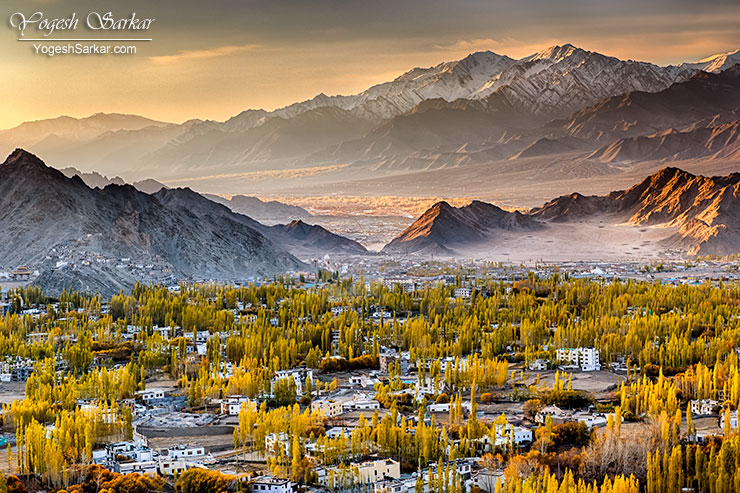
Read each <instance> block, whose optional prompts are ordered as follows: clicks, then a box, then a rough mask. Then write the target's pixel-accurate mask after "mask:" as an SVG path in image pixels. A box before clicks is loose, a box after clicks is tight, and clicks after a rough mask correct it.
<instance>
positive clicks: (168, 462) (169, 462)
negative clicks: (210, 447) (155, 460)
mask: <svg viewBox="0 0 740 493" xmlns="http://www.w3.org/2000/svg"><path fill="white" fill-rule="evenodd" d="M194 467H198V468H200V469H207V468H206V467H205V466H204V465H203V464H201V463H200V462H193V461H188V460H185V459H174V460H173V459H170V458H168V457H160V459H159V474H160V475H162V476H180V475H181V474H182V473H184V472H185V471H187V470H188V469H192V468H194Z"/></svg>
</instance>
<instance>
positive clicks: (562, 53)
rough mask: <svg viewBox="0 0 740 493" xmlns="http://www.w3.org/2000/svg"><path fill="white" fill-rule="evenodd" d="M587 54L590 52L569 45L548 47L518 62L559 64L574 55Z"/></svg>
mask: <svg viewBox="0 0 740 493" xmlns="http://www.w3.org/2000/svg"><path fill="white" fill-rule="evenodd" d="M587 53H590V52H588V51H586V50H583V49H581V48H577V47H575V46H573V45H572V44H570V43H566V44H564V45H562V46H560V45H555V46H550V47H549V48H545V49H544V50H542V51H539V52H537V53H535V54H533V55H529V56H526V57H524V58H522V59H521V60H519V61H520V62H534V61H537V60H552V61H555V62H560V61H562V60H563V59H565V58H568V57H572V56H574V55H585V54H587Z"/></svg>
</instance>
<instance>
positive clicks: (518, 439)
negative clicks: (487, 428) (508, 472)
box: [486, 424, 534, 447]
mask: <svg viewBox="0 0 740 493" xmlns="http://www.w3.org/2000/svg"><path fill="white" fill-rule="evenodd" d="M486 438H488V437H487V436H486ZM533 438H534V435H533V433H532V430H530V429H529V428H524V427H523V426H514V425H512V424H509V425H507V426H503V425H500V424H499V425H496V446H497V447H504V446H507V445H512V444H514V445H520V444H523V443H532V439H533Z"/></svg>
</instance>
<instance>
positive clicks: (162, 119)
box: [0, 41, 740, 131]
mask: <svg viewBox="0 0 740 493" xmlns="http://www.w3.org/2000/svg"><path fill="white" fill-rule="evenodd" d="M565 45H572V46H574V47H575V48H578V49H582V50H585V51H589V52H595V53H600V54H602V55H605V56H612V57H616V58H620V59H622V60H634V61H637V62H645V63H652V64H655V65H660V66H668V65H676V66H677V65H680V64H681V63H694V62H698V61H700V60H705V59H709V58H712V57H715V56H720V55H726V54H731V53H735V52H737V51H740V46H739V47H737V48H728V49H725V50H722V51H717V52H714V53H708V54H706V55H704V56H701V57H697V58H696V59H686V60H674V61H673V62H670V63H659V62H655V61H652V60H650V59H639V58H635V57H631V56H627V57H623V56H616V55H613V54H611V53H609V52H602V51H599V50H595V49H590V48H588V47H583V46H581V45H577V44H575V43H572V42H567V41H559V42H548V43H545V44H543V45H541V46H537V47H532V48H531V49H530V48H528V49H530V51H528V52H526V53H525V54H520V50H515V51H517V54H516V55H512V54H511V53H509V52H507V51H506V49H505V48H504V47H500V48H503V49H493V48H485V47H481V49H475V50H473V51H470V52H467V53H466V54H463V55H461V56H458V57H456V58H446V59H440V60H438V61H436V62H432V64H427V65H422V64H418V65H413V66H409V67H408V68H406V69H404V70H402V71H400V72H398V73H397V74H395V75H392V76H388V74H382V75H381V76H379V77H386V78H383V79H378V80H377V81H376V82H372V83H370V84H369V85H367V86H363V87H362V88H360V89H355V90H352V89H349V88H348V90H346V91H342V92H336V93H334V92H329V91H319V92H317V93H315V94H313V96H310V97H308V98H304V99H290V96H286V97H285V100H284V102H283V103H279V104H277V105H274V106H262V107H256V106H253V107H243V106H239V105H238V104H236V105H234V107H233V109H231V110H229V109H226V110H224V113H222V114H221V115H219V116H214V115H205V114H204V115H198V114H193V115H191V116H190V117H186V118H181V119H176V118H175V119H172V118H167V117H166V116H165V114H164V113H166V110H162V114H161V116H157V115H155V114H152V113H144V112H137V111H135V110H116V109H110V110H108V109H100V110H97V111H92V112H90V111H89V110H81V111H74V110H72V111H67V112H62V113H56V114H47V115H42V116H34V117H28V118H21V119H19V120H16V121H14V123H10V124H2V126H1V127H0V131H4V130H10V129H13V128H16V127H18V126H19V125H22V124H23V123H31V122H37V121H44V120H53V119H57V118H63V117H69V118H73V119H76V120H84V119H88V118H91V117H94V116H95V115H98V114H104V115H111V114H119V115H126V116H137V117H142V118H146V119H150V120H154V121H156V122H159V123H166V124H175V125H182V124H184V123H186V122H188V121H191V120H201V121H207V120H211V121H217V122H223V121H226V120H228V119H230V118H233V117H235V116H237V115H239V114H240V113H242V112H244V111H250V110H257V111H259V110H263V111H267V112H272V111H276V110H279V109H281V108H285V107H287V106H290V105H292V104H295V103H300V102H303V101H308V100H311V99H313V98H315V97H316V96H318V95H320V94H325V95H327V96H329V97H334V96H350V95H354V94H358V93H361V92H363V91H365V90H367V89H369V88H371V87H373V86H375V85H378V84H382V83H385V82H390V81H392V80H394V79H396V78H397V77H400V76H401V75H403V74H405V73H407V72H409V71H411V70H415V69H429V68H432V67H435V66H437V65H439V64H443V63H448V62H454V61H458V60H462V59H464V58H465V57H467V56H470V55H473V54H475V53H480V52H492V53H495V54H497V55H502V56H510V57H511V58H514V59H521V58H525V57H527V56H530V55H533V54H536V53H538V52H540V51H543V50H546V49H548V48H551V47H555V46H565ZM153 113H157V111H156V110H154V111H153ZM1 121H2V119H1V118H0V122H1Z"/></svg>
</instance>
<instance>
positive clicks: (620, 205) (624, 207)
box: [383, 167, 740, 257]
mask: <svg viewBox="0 0 740 493" xmlns="http://www.w3.org/2000/svg"><path fill="white" fill-rule="evenodd" d="M584 223H592V224H598V228H599V229H601V230H603V229H604V228H606V227H607V226H615V227H622V228H624V227H632V228H634V229H638V230H640V231H643V232H644V228H645V227H652V228H655V229H660V230H662V231H663V234H662V235H661V238H660V239H659V241H658V246H660V247H661V248H663V249H674V250H678V251H681V252H684V253H688V254H689V255H720V256H724V255H733V254H736V253H738V252H740V173H733V174H730V175H728V176H714V177H706V176H697V175H693V174H691V173H687V172H686V171H683V170H680V169H678V168H671V167H668V168H664V169H662V170H661V171H659V172H657V173H655V174H653V175H651V176H649V177H647V178H646V179H644V180H643V181H641V182H640V183H638V184H637V185H635V186H633V187H631V188H629V189H627V190H624V191H616V192H612V193H610V194H608V195H603V196H584V195H581V194H578V193H573V194H570V195H564V196H561V197H558V198H556V199H554V200H552V201H550V202H547V203H546V204H544V205H543V206H541V207H538V208H534V209H531V210H529V211H526V212H525V213H522V212H519V211H506V210H503V209H501V208H499V207H497V206H495V205H492V204H487V203H484V202H480V201H474V202H473V203H471V204H470V205H467V206H464V207H459V208H455V207H452V206H450V205H449V204H447V203H446V202H439V203H437V204H435V205H434V206H433V207H431V208H430V209H429V210H427V211H426V212H425V213H424V214H423V215H422V216H421V217H419V218H418V219H417V220H416V221H415V222H414V223H413V224H412V225H411V226H409V227H408V228H407V229H406V230H404V231H403V232H402V233H401V234H400V235H399V236H398V237H396V238H395V239H394V240H393V241H391V242H390V243H389V244H388V245H386V246H385V247H384V248H383V252H385V253H404V254H409V253H414V254H421V255H428V254H437V255H458V254H461V253H463V254H464V252H466V251H467V252H470V251H474V252H475V254H476V255H485V254H486V252H487V251H490V250H491V247H492V246H494V245H496V244H497V242H499V240H500V238H501V237H502V236H506V235H507V234H508V235H509V237H511V235H510V233H512V232H514V233H519V235H518V241H520V248H526V243H528V242H530V243H531V242H532V240H531V239H532V238H533V237H536V236H539V235H542V236H551V235H553V233H555V232H557V230H558V227H559V226H560V225H563V224H566V225H567V224H576V225H577V227H578V228H583V224H584ZM548 241H550V242H554V241H552V240H548ZM622 245H624V246H625V247H626V248H625V250H627V249H628V244H627V243H623V244H622ZM553 247H554V248H557V249H558V250H561V251H567V250H569V249H570V248H572V245H569V244H568V242H567V241H560V242H558V244H556V245H553ZM538 254H539V255H540V256H542V257H547V255H548V253H547V252H542V251H540V252H538Z"/></svg>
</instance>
